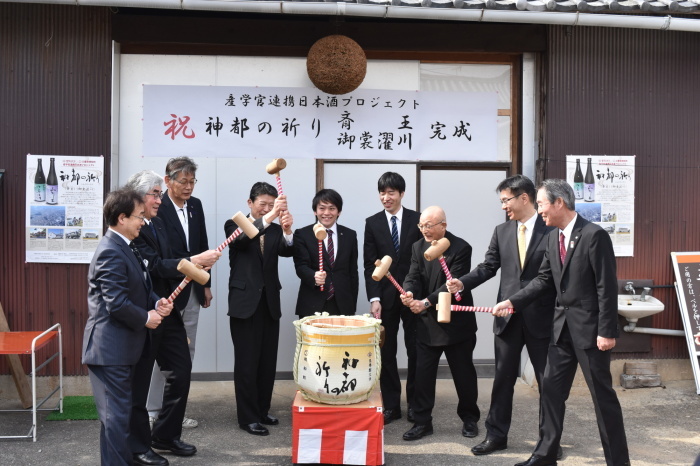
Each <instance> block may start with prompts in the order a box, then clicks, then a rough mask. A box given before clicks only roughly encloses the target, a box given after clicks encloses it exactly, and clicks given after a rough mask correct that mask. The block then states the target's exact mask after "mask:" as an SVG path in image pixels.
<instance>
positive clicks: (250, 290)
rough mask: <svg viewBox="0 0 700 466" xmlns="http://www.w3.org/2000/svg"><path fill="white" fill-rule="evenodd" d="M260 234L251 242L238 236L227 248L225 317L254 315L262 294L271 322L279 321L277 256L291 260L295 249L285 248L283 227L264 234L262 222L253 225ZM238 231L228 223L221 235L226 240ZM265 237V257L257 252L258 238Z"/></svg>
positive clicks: (269, 228)
mask: <svg viewBox="0 0 700 466" xmlns="http://www.w3.org/2000/svg"><path fill="white" fill-rule="evenodd" d="M253 224H254V225H255V226H256V227H257V228H258V230H260V234H259V235H257V236H256V237H255V238H253V239H250V238H249V237H248V235H246V234H242V235H240V236H238V238H236V239H235V240H234V241H233V242H232V243H231V244H230V245H229V263H230V266H231V275H230V276H229V280H228V315H229V316H231V317H236V318H238V319H247V318H248V317H250V316H252V315H253V314H254V313H255V310H256V309H257V308H258V303H259V302H260V297H261V296H262V294H263V292H264V293H265V297H266V298H267V307H268V309H269V311H270V316H271V317H272V318H273V319H279V318H280V317H282V306H281V305H280V290H281V289H282V284H281V283H280V279H279V271H278V262H279V256H282V257H292V255H293V254H294V246H293V245H292V246H290V245H288V244H287V241H286V240H285V239H284V232H283V231H282V227H280V226H279V225H277V224H276V223H272V224H270V225H269V226H268V227H267V228H266V229H264V230H263V227H262V218H259V219H257V220H255V222H254V223H253ZM236 228H238V225H236V222H234V221H233V220H227V221H226V223H225V224H224V231H225V232H226V237H227V238H228V237H229V236H231V234H232V233H233V232H234V231H235V230H236ZM261 237H264V238H265V240H264V253H261V252H260V238H261Z"/></svg>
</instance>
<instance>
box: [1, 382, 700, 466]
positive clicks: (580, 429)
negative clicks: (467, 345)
mask: <svg viewBox="0 0 700 466" xmlns="http://www.w3.org/2000/svg"><path fill="white" fill-rule="evenodd" d="M491 384H492V379H479V389H480V393H481V396H480V399H479V406H480V407H481V408H482V421H480V422H479V428H480V429H481V430H482V433H483V428H484V427H483V417H485V412H486V410H487V409H488V403H489V394H490V388H491ZM617 390H618V395H619V397H620V402H621V403H622V408H623V413H624V416H625V424H626V431H627V437H628V440H629V446H630V454H631V458H632V463H633V464H635V465H662V464H663V465H690V464H692V463H693V461H694V460H695V458H696V456H697V455H698V454H699V453H700V396H698V395H696V394H695V385H694V383H693V381H692V380H685V381H677V382H670V383H668V384H667V385H666V386H665V387H663V388H644V389H636V390H624V389H621V388H619V387H618V388H617ZM294 393H295V387H294V382H292V381H279V382H277V385H276V387H275V396H274V399H273V409H272V414H274V415H275V416H278V417H279V418H280V420H281V423H280V425H279V426H276V427H272V428H271V431H272V433H271V435H270V436H269V437H255V436H252V435H248V434H246V433H244V432H243V431H241V430H240V429H239V428H238V426H237V423H236V421H235V404H234V395H233V382H194V383H193V386H192V392H191V394H190V403H189V405H190V407H189V408H188V415H189V416H190V417H193V418H196V419H198V420H199V421H200V426H199V427H198V428H196V429H192V430H188V431H186V432H185V434H184V436H183V438H184V440H186V441H188V442H190V443H193V444H195V445H196V446H197V447H198V449H199V452H198V453H197V455H195V456H194V457H191V458H180V457H176V456H172V455H169V456H168V458H169V459H170V461H171V464H173V465H187V466H195V465H206V466H210V465H231V464H236V465H238V464H275V465H277V464H290V463H291V409H290V407H291V404H292V400H293V398H294ZM515 393H516V394H515V412H514V420H513V427H512V430H511V435H510V438H509V447H508V449H507V450H505V451H503V452H500V453H498V454H493V455H489V456H481V457H475V456H473V455H472V454H471V452H470V451H469V448H471V447H472V446H474V445H476V444H477V443H479V442H480V441H481V440H482V438H483V435H482V434H480V435H479V437H478V438H476V439H466V438H464V437H462V436H461V434H460V429H461V423H460V422H459V419H458V418H457V415H456V413H455V410H456V406H457V399H456V396H455V393H454V386H453V384H452V381H451V380H444V379H443V380H438V405H437V406H436V409H435V411H434V413H433V414H434V418H435V421H434V426H435V434H434V435H432V436H429V437H426V438H424V439H422V440H420V441H417V442H410V443H409V442H405V441H403V440H402V439H401V435H402V434H403V433H404V432H405V431H406V430H408V429H409V428H410V427H411V426H410V424H409V423H408V422H407V421H406V420H405V418H404V419H401V420H399V421H394V422H393V423H391V424H390V425H388V426H386V430H385V452H386V464H387V465H401V466H403V465H421V466H423V465H462V464H484V465H512V464H515V463H516V462H518V461H522V460H524V459H527V458H528V457H529V455H530V453H531V451H532V449H533V447H534V443H535V440H536V437H537V392H536V390H535V389H533V388H531V387H529V386H528V385H526V384H524V383H523V384H519V385H518V386H516V391H515ZM0 404H1V405H2V406H3V407H7V406H8V405H16V404H17V403H16V402H15V401H12V400H0ZM0 416H1V417H0V419H1V420H2V421H1V422H0V434H2V435H7V434H14V433H17V432H18V431H23V430H25V426H27V427H26V428H27V429H28V424H27V419H28V418H30V417H31V416H27V415H26V414H25V413H0ZM44 417H45V414H42V415H41V421H40V423H39V437H38V440H37V442H36V443H32V442H31V440H29V441H27V440H3V441H0V465H2V466H10V465H12V466H14V465H17V466H19V465H21V466H31V465H46V466H57V465H71V466H73V465H95V464H98V463H99V451H98V450H99V428H100V427H99V421H64V422H46V421H44V420H43V418H44ZM562 446H563V448H564V454H565V457H564V459H563V460H562V461H561V462H560V464H562V465H600V464H604V460H603V453H602V449H601V448H600V439H599V437H598V429H597V426H596V422H595V414H594V411H593V405H592V403H591V401H590V396H589V394H588V390H587V389H586V388H574V390H573V391H572V395H571V397H570V399H569V403H568V411H567V418H566V425H565V429H564V436H563V439H562Z"/></svg>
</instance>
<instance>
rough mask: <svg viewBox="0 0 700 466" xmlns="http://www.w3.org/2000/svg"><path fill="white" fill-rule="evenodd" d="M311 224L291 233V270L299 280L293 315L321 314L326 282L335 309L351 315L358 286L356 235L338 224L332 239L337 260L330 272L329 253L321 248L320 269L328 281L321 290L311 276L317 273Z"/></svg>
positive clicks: (316, 247) (324, 248) (325, 295)
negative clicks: (321, 263)
mask: <svg viewBox="0 0 700 466" xmlns="http://www.w3.org/2000/svg"><path fill="white" fill-rule="evenodd" d="M314 225H315V224H311V225H308V226H305V227H304V228H301V229H298V230H296V231H295V232H294V267H295V268H296V272H297V276H298V277H299V278H300V279H301V282H300V283H299V296H298V297H297V307H296V314H297V315H298V316H309V315H313V314H314V313H315V312H321V311H322V310H323V305H324V304H325V302H326V299H327V298H328V283H329V281H332V282H333V289H334V290H335V298H336V303H337V304H338V309H339V310H340V312H341V313H342V314H343V315H354V314H355V310H356V307H357V292H358V287H359V283H360V282H359V274H358V271H357V255H358V252H357V233H355V230H351V229H350V228H347V227H344V226H342V225H338V235H337V236H338V237H337V238H333V245H334V246H335V250H336V257H335V264H334V266H333V269H332V270H331V267H330V263H329V262H328V251H326V247H325V245H324V246H323V270H324V271H325V272H326V277H327V278H326V286H325V287H324V290H323V291H321V288H320V287H318V286H316V282H315V280H314V274H315V273H316V272H317V271H318V240H317V239H316V236H314V232H313V226H314Z"/></svg>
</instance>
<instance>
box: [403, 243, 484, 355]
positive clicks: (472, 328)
mask: <svg viewBox="0 0 700 466" xmlns="http://www.w3.org/2000/svg"><path fill="white" fill-rule="evenodd" d="M445 237H446V238H447V239H448V240H449V241H450V247H449V248H447V250H446V251H445V252H444V253H443V256H444V257H445V262H447V268H448V269H449V270H450V273H451V274H452V276H453V277H455V276H456V277H459V276H461V275H464V274H465V273H466V272H467V271H468V270H469V269H470V267H471V257H472V247H471V246H470V245H469V243H467V242H466V241H464V240H463V239H461V238H458V237H456V236H455V235H453V234H452V233H450V232H449V231H447V232H445ZM429 247H430V243H428V242H427V241H425V239H421V240H418V241H416V242H415V243H414V244H413V248H412V251H411V268H410V270H409V271H408V275H407V276H406V280H404V283H403V289H404V290H405V291H407V292H408V291H411V292H413V297H414V298H415V299H425V298H427V299H428V301H430V302H431V303H432V306H431V307H430V308H428V309H427V310H426V311H425V312H423V313H421V314H420V315H419V319H418V325H417V327H416V338H418V339H420V341H422V342H423V343H425V344H427V345H429V346H445V345H451V344H454V343H459V342H462V341H464V340H466V339H467V338H469V337H473V336H474V334H475V333H476V330H477V326H476V317H475V316H474V313H473V312H454V313H452V317H451V319H450V320H451V321H450V323H449V324H441V323H438V321H437V310H436V309H435V305H436V304H437V302H438V294H439V292H440V287H441V286H442V285H444V284H445V282H446V281H447V277H445V272H443V270H442V267H441V265H440V261H439V260H438V259H435V260H432V261H430V262H428V261H427V260H425V258H424V257H423V253H425V251H426V249H428V248H429ZM452 304H459V305H462V306H472V305H474V300H473V299H472V294H471V291H467V290H465V292H464V293H462V300H461V301H459V302H458V301H456V300H455V297H454V296H452Z"/></svg>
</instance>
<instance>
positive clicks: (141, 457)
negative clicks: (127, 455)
mask: <svg viewBox="0 0 700 466" xmlns="http://www.w3.org/2000/svg"><path fill="white" fill-rule="evenodd" d="M134 464H149V465H155V466H168V465H169V464H170V462H169V461H168V460H167V459H165V458H163V457H162V456H160V455H159V454H158V453H156V452H155V451H153V450H148V451H147V452H144V453H135V454H134Z"/></svg>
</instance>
